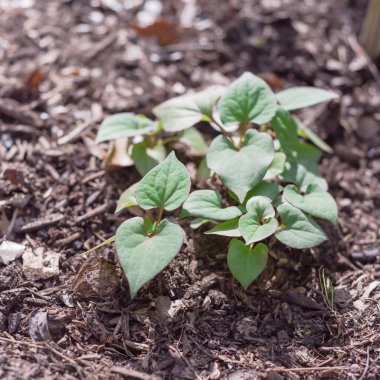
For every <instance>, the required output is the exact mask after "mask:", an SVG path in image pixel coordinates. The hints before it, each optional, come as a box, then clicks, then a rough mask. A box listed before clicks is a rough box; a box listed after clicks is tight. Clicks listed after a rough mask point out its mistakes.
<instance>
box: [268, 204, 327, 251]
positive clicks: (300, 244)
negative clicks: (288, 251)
mask: <svg viewBox="0 0 380 380" xmlns="http://www.w3.org/2000/svg"><path fill="white" fill-rule="evenodd" d="M277 211H278V212H279V214H280V217H281V227H282V228H281V229H280V230H278V231H277V232H276V233H275V236H276V238H277V239H278V240H279V241H280V242H281V243H284V244H286V245H288V246H289V247H291V248H296V249H306V248H312V247H316V246H317V245H319V244H321V243H323V242H324V241H326V240H327V237H326V235H325V233H324V232H323V230H322V229H321V227H320V226H319V225H318V224H317V223H316V222H315V220H314V219H313V218H312V217H311V216H308V215H306V214H304V213H303V212H302V211H301V210H299V209H298V208H296V207H293V206H292V205H290V204H286V203H285V204H282V205H280V206H279V207H277Z"/></svg>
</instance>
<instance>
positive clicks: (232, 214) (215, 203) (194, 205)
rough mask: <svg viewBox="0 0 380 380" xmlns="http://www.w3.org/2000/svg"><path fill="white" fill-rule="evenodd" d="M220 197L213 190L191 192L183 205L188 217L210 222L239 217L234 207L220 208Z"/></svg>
mask: <svg viewBox="0 0 380 380" xmlns="http://www.w3.org/2000/svg"><path fill="white" fill-rule="evenodd" d="M221 203H222V196H221V195H220V194H219V193H217V192H216V191H213V190H197V191H194V192H192V193H191V194H190V195H189V197H188V198H187V199H186V201H185V203H184V204H183V210H184V211H185V212H186V214H187V215H188V216H195V217H197V218H205V219H211V220H220V221H225V220H230V219H234V218H236V217H238V216H240V215H241V211H240V210H239V209H238V208H237V207H236V206H230V207H226V208H222V207H221Z"/></svg>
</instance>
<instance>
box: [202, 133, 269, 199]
mask: <svg viewBox="0 0 380 380" xmlns="http://www.w3.org/2000/svg"><path fill="white" fill-rule="evenodd" d="M274 153H275V152H274V147H273V140H272V138H271V137H270V136H269V135H268V134H267V133H264V132H257V131H255V130H249V131H248V132H247V134H246V136H245V138H244V142H243V145H242V147H241V148H240V149H237V148H236V147H235V146H234V145H233V144H232V143H231V142H230V141H229V140H228V139H227V138H226V137H225V136H218V137H216V138H215V139H214V140H213V142H212V143H211V146H210V148H209V150H208V152H207V156H206V159H207V165H208V167H209V168H210V169H211V170H213V171H214V172H215V173H216V174H217V175H218V176H219V178H220V180H221V181H222V183H223V184H224V185H225V186H226V187H228V188H229V189H230V190H231V191H233V192H234V193H235V194H236V195H237V197H238V198H239V200H240V202H243V200H244V198H245V196H246V194H247V192H248V191H249V190H250V189H252V188H253V187H254V186H256V185H257V184H258V183H259V182H260V181H261V180H262V179H263V178H264V176H265V174H266V172H267V170H268V168H269V166H270V164H271V163H272V161H273V158H274Z"/></svg>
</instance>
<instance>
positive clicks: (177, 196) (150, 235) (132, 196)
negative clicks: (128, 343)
mask: <svg viewBox="0 0 380 380" xmlns="http://www.w3.org/2000/svg"><path fill="white" fill-rule="evenodd" d="M189 192H190V176H189V173H188V172H187V170H186V167H185V166H184V165H183V164H182V163H181V162H179V161H178V159H177V158H176V156H175V153H174V152H172V153H170V154H169V156H168V157H167V158H166V159H165V160H164V161H163V162H162V163H161V164H159V165H158V166H156V167H154V168H153V169H152V170H150V171H149V172H148V173H147V174H146V175H145V176H144V177H143V178H142V179H141V181H139V182H138V183H137V184H136V185H135V186H134V187H132V188H131V189H130V190H129V194H128V195H125V194H124V195H123V197H124V198H123V199H124V200H123V201H122V202H123V204H122V205H121V206H119V209H120V210H121V209H124V208H128V207H131V206H139V207H140V208H141V209H143V210H144V211H145V212H146V216H145V217H134V218H131V219H128V220H126V221H125V222H123V223H122V224H121V225H120V226H119V228H118V229H117V231H116V235H115V237H112V238H110V239H108V240H107V241H106V242H105V243H103V244H101V246H102V245H104V244H107V243H110V242H113V241H115V243H116V251H117V255H118V257H119V261H120V264H121V267H122V268H123V271H124V273H125V275H126V277H127V280H128V283H129V289H130V293H131V297H132V298H133V297H135V295H136V293H137V292H138V290H139V289H140V288H141V287H142V286H143V285H144V284H145V283H146V282H148V281H149V280H151V279H152V278H153V277H154V276H155V275H156V274H157V273H159V272H161V271H162V270H163V269H164V268H165V267H166V266H167V265H168V264H169V262H170V261H171V260H172V259H173V258H174V256H175V255H176V254H177V253H178V252H179V250H180V248H181V246H182V243H183V240H184V237H185V232H184V231H183V229H182V228H181V227H180V226H179V225H178V224H176V223H174V222H172V221H169V220H168V219H165V218H164V212H165V211H174V210H175V209H177V208H179V207H180V206H181V205H182V203H183V202H184V201H185V199H186V198H187V196H188V195H189ZM98 247H99V246H98ZM98 247H96V248H98Z"/></svg>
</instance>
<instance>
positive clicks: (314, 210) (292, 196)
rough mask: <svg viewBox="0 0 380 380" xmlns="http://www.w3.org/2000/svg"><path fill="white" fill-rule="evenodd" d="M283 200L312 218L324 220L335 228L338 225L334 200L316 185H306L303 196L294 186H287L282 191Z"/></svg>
mask: <svg viewBox="0 0 380 380" xmlns="http://www.w3.org/2000/svg"><path fill="white" fill-rule="evenodd" d="M284 199H285V200H286V201H287V202H289V203H290V204H291V205H292V206H294V207H297V208H299V209H300V210H302V211H304V212H306V213H308V214H310V215H312V216H315V217H317V218H321V219H326V220H328V221H329V222H331V223H332V224H334V225H335V226H336V225H337V224H338V207H337V205H336V203H335V200H334V198H333V197H332V196H331V195H330V194H329V193H328V192H327V191H324V190H323V189H321V188H320V187H319V186H318V185H313V184H311V185H308V186H307V187H306V191H305V194H300V193H299V191H298V189H297V187H296V186H294V185H288V186H286V187H285V190H284Z"/></svg>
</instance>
